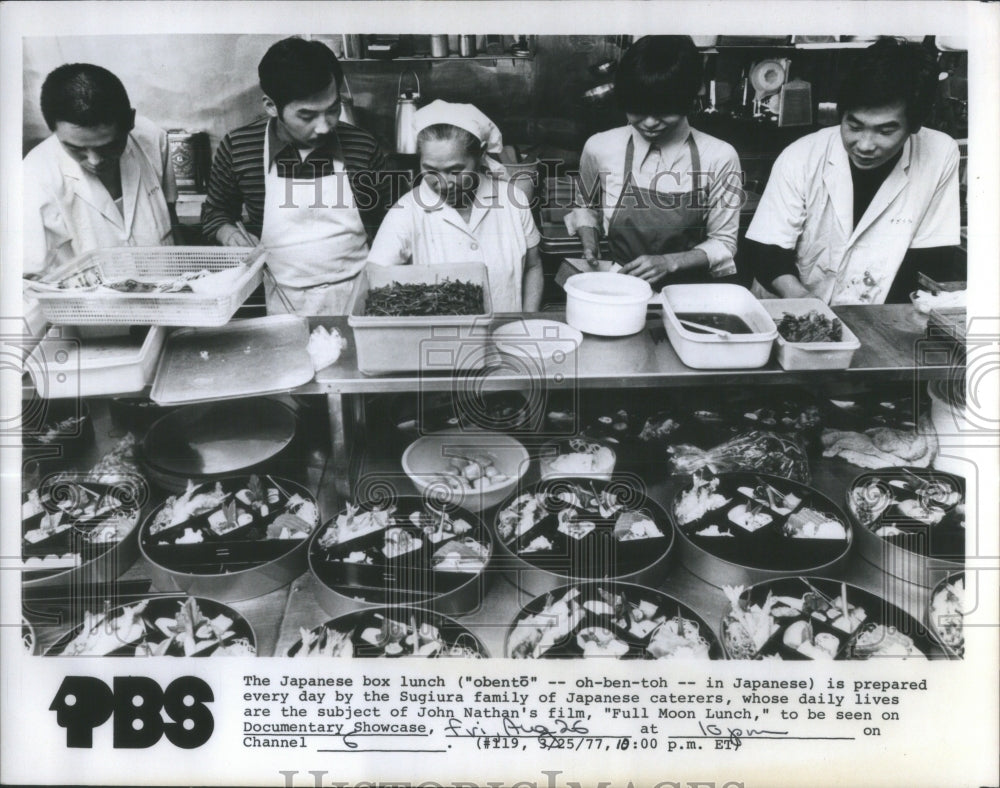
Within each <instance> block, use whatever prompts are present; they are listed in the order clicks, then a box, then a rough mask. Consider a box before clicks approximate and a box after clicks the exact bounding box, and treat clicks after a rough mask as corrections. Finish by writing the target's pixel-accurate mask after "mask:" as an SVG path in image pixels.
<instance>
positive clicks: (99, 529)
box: [21, 474, 148, 588]
mask: <svg viewBox="0 0 1000 788" xmlns="http://www.w3.org/2000/svg"><path fill="white" fill-rule="evenodd" d="M147 492H148V491H147V490H146V489H145V486H144V485H143V484H142V483H141V482H140V480H138V479H137V478H132V479H127V480H122V481H120V482H118V483H116V484H103V483H100V482H92V481H90V480H89V479H87V478H86V477H81V478H79V479H77V478H76V477H74V476H73V475H70V474H64V475H60V476H54V477H48V478H46V479H45V480H43V481H42V482H41V484H40V486H39V487H37V488H34V489H30V490H28V491H27V492H26V493H25V494H24V496H23V497H22V501H21V559H22V561H21V580H22V584H23V586H24V587H25V588H39V587H45V586H69V585H71V584H74V585H75V584H80V583H83V584H87V583H107V582H111V581H112V580H114V579H115V578H117V577H120V576H121V575H122V574H124V573H125V572H126V571H127V570H128V568H129V567H130V566H132V564H133V563H135V560H136V559H137V558H138V557H139V548H138V537H137V534H138V530H139V529H138V528H137V526H138V524H139V520H140V518H141V510H142V507H143V505H144V503H145V501H146V496H147Z"/></svg>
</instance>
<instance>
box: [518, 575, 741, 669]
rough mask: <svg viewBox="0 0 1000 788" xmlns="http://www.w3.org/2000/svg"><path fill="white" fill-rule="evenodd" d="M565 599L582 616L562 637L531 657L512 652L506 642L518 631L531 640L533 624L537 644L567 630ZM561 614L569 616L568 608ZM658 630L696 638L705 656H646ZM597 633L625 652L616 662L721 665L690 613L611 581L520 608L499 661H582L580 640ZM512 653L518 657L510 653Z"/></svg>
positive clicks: (571, 588) (712, 640)
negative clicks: (614, 601) (614, 600)
mask: <svg viewBox="0 0 1000 788" xmlns="http://www.w3.org/2000/svg"><path fill="white" fill-rule="evenodd" d="M570 595H572V598H573V604H574V605H576V604H578V605H580V610H581V612H582V615H580V617H579V620H578V621H576V622H575V623H573V625H572V626H567V627H566V629H567V631H566V632H564V633H560V635H559V636H557V637H555V638H553V639H552V643H551V645H550V647H548V648H546V649H545V650H544V651H543V652H540V653H538V654H537V655H536V654H534V653H532V654H527V653H525V652H524V651H523V642H522V649H517V647H516V645H515V647H512V646H511V637H512V636H513V635H514V634H515V632H517V631H518V627H519V625H520V626H521V632H522V634H533V630H536V627H535V626H534V624H536V623H537V624H538V627H537V632H538V635H535V636H536V637H538V636H539V635H541V638H540V639H539V641H538V642H543V640H544V634H543V633H544V632H545V631H547V630H549V629H550V628H552V627H558V626H559V625H560V624H564V625H567V624H569V623H570V622H569V621H567V620H566V617H565V615H563V614H562V612H561V605H560V603H563V604H567V605H568V604H569V600H568V597H569V596H570ZM608 597H612V598H614V597H618V598H620V599H621V601H622V609H620V610H618V611H615V610H614V607H613V606H612V605H610V604H609V603H608V602H607V598H608ZM564 600H565V601H564ZM565 611H566V612H568V611H569V607H567V608H566V609H565ZM637 619H638V620H637ZM623 621H624V622H625V623H627V624H628V625H629V626H628V627H627V628H626V627H624V626H622V625H621V624H622V622H623ZM644 622H645V623H644ZM661 626H666V627H668V630H669V629H670V628H673V630H674V631H675V632H676V631H677V629H678V627H679V629H680V632H681V634H687V635H688V637H689V638H690V639H691V640H692V641H697V639H699V638H700V639H701V640H703V641H704V642H703V643H702V644H701V648H704V656H701V655H695V654H690V653H688V654H683V653H675V654H674V655H671V656H662V657H656V656H654V655H653V654H654V652H651V651H650V645H651V643H653V642H654V641H655V640H656V639H657V638H656V633H657V630H658V629H659V627H661ZM596 627H600V628H602V629H604V630H606V631H607V632H610V633H612V634H613V635H614V637H615V639H616V640H617V641H618V642H619V643H622V644H624V645H627V646H628V651H627V652H626V653H624V654H621V655H620V656H619V658H620V659H699V658H705V659H725V652H724V651H723V649H722V644H721V643H720V642H719V639H718V638H717V637H716V636H715V633H714V632H713V631H712V627H711V626H709V625H708V623H707V622H706V621H705V620H704V619H703V618H701V616H699V615H698V614H697V613H695V612H694V610H692V609H691V608H690V607H688V606H687V605H685V604H683V603H681V602H679V601H677V600H676V599H674V598H673V597H671V596H668V595H667V594H664V593H662V592H661V591H654V590H653V589H651V588H644V587H643V586H637V585H633V584H632V583H619V582H616V581H608V582H594V583H583V584H579V585H566V586H561V587H559V588H557V589H554V590H552V591H549V592H547V593H545V594H543V595H541V596H538V597H536V598H535V599H533V600H532V601H531V602H529V603H528V604H527V605H525V606H524V607H523V608H521V611H520V612H519V613H518V614H517V616H515V618H514V620H513V621H512V622H511V624H510V627H509V628H508V629H507V636H506V638H505V639H504V656H505V657H514V658H517V657H524V656H538V657H545V658H559V657H562V658H574V657H585V656H588V654H586V653H585V652H584V646H582V645H581V638H580V634H581V633H582V632H584V631H585V630H588V629H593V628H596ZM549 637H550V638H551V637H552V636H551V635H550V636H549ZM585 638H586V635H584V641H583V642H584V643H586V640H585ZM673 645H677V641H674V642H673ZM693 645H694V643H692V646H693ZM653 649H656V645H653ZM515 651H517V652H518V653H513V652H515ZM601 656H603V654H602V655H601Z"/></svg>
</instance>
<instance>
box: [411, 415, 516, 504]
mask: <svg viewBox="0 0 1000 788" xmlns="http://www.w3.org/2000/svg"><path fill="white" fill-rule="evenodd" d="M460 456H467V457H469V458H470V459H472V460H475V459H477V458H489V459H491V460H492V461H493V464H494V467H495V468H496V469H497V471H499V473H500V474H502V475H503V477H504V479H503V480H502V481H499V482H494V483H489V482H487V483H485V484H483V485H482V486H480V487H478V488H475V489H473V488H471V487H470V488H469V489H468V490H466V491H464V492H458V491H457V490H456V489H455V487H454V486H453V485H451V484H449V483H448V481H447V479H446V478H445V477H446V472H447V471H448V469H449V468H450V467H451V466H452V462H451V461H452V459H453V458H456V457H460ZM402 464H403V470H404V471H406V475H407V476H409V477H410V480H411V481H412V482H413V483H414V485H416V487H417V489H418V490H419V491H420V492H421V493H423V494H425V495H428V496H430V497H431V498H433V499H438V498H441V499H444V500H447V501H449V502H451V503H453V504H454V505H456V506H461V507H462V508H464V509H468V510H469V511H470V512H481V511H483V510H485V509H489V508H491V507H493V506H496V505H497V504H498V503H500V502H501V501H502V500H503V499H504V498H506V497H507V496H508V495H510V493H511V492H513V490H514V489H515V488H516V487H517V486H518V484H519V482H520V481H521V478H522V477H523V476H524V474H525V473H526V472H527V470H528V466H529V464H530V458H529V455H528V451H527V449H525V448H524V446H522V445H521V443H520V442H519V441H516V440H515V439H514V438H511V437H510V436H509V435H503V434H501V433H489V432H443V433H439V434H437V435H425V436H423V437H422V438H417V440H415V441H414V442H413V443H411V444H410V445H409V446H408V447H407V448H406V451H404V452H403V459H402Z"/></svg>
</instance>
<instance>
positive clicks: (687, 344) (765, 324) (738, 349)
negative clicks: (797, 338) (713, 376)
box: [661, 283, 778, 369]
mask: <svg viewBox="0 0 1000 788" xmlns="http://www.w3.org/2000/svg"><path fill="white" fill-rule="evenodd" d="M661 297H662V299H663V327H664V328H665V329H666V331H667V338H668V339H669V340H670V344H671V345H673V347H674V351H675V352H676V353H677V355H678V356H679V357H680V359H681V361H683V362H684V363H685V364H686V365H687V366H689V367H692V368H694V369H756V368H757V367H762V366H764V365H765V364H766V363H767V361H768V359H769V358H770V356H771V346H772V345H773V344H774V339H775V337H777V336H778V329H777V326H775V325H774V320H772V319H771V316H770V315H769V314H768V313H767V310H766V309H764V307H763V306H761V304H760V302H759V301H758V300H757V299H756V298H754V296H753V295H752V294H751V293H750V291H749V290H747V289H746V288H745V287H740V286H739V285H730V284H721V283H720V284H704V285H668V286H667V287H664V288H663V291H662V293H661ZM699 312H700V313H709V314H727V315H734V316H736V317H738V318H740V319H741V320H742V321H743V322H745V323H746V324H747V325H748V326H749V327H750V331H751V333H749V334H730V335H729V336H728V337H720V336H716V335H714V334H704V333H701V332H698V331H692V330H690V329H687V328H685V327H684V326H682V325H681V324H680V322H679V321H678V319H677V315H678V314H690V313H699Z"/></svg>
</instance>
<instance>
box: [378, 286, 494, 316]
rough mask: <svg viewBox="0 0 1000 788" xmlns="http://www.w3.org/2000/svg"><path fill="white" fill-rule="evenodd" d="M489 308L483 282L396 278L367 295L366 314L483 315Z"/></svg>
mask: <svg viewBox="0 0 1000 788" xmlns="http://www.w3.org/2000/svg"><path fill="white" fill-rule="evenodd" d="M485 311H486V308H485V306H484V302H483V286H482V285H477V284H473V283H472V282H458V281H454V280H452V279H445V280H444V281H442V282H436V283H434V284H431V283H425V282H413V283H410V284H402V283H400V282H393V283H392V284H390V285H385V286H383V287H373V288H372V289H371V290H369V291H368V295H367V297H366V299H365V317H425V316H431V315H481V314H483V313H484V312H485Z"/></svg>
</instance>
